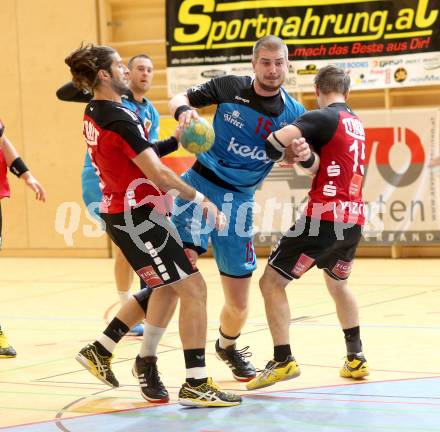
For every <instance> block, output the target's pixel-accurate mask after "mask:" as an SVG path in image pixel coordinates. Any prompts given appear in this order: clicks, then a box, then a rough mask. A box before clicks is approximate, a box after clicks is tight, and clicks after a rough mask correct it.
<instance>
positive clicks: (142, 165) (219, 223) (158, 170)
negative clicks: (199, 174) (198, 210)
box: [133, 147, 226, 230]
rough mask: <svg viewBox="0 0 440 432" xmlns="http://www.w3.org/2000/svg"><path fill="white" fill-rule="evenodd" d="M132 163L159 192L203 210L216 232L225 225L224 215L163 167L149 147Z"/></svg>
mask: <svg viewBox="0 0 440 432" xmlns="http://www.w3.org/2000/svg"><path fill="white" fill-rule="evenodd" d="M133 162H134V163H135V164H136V165H137V166H138V167H139V169H140V170H141V171H142V172H143V173H144V174H145V175H146V176H148V178H149V179H150V180H151V181H152V182H153V183H154V184H155V185H156V186H157V187H158V188H159V189H161V190H163V191H165V192H170V193H172V194H173V193H175V194H178V195H179V196H180V197H181V198H183V199H184V200H186V201H192V202H194V203H195V204H197V205H200V206H201V207H202V208H203V209H204V215H205V217H207V218H212V220H214V221H215V227H216V229H218V230H221V229H223V227H224V226H225V224H226V218H225V215H224V214H223V213H222V212H221V211H220V210H219V209H218V208H217V207H216V206H215V205H214V204H213V203H212V202H211V201H210V200H209V199H208V198H206V197H205V196H204V195H203V194H202V193H201V192H199V191H197V190H196V189H194V188H193V187H191V186H190V185H188V184H187V183H185V182H184V181H183V180H181V179H180V177H179V176H178V175H176V174H175V173H174V171H172V170H171V169H169V168H168V167H167V166H165V165H164V164H163V163H162V162H161V161H160V159H159V156H158V155H157V154H156V153H155V151H154V150H153V149H152V148H151V147H150V148H147V149H146V150H143V151H142V152H140V153H139V154H138V155H137V156H136V157H135V158H134V159H133Z"/></svg>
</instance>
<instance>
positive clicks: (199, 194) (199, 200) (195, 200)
mask: <svg viewBox="0 0 440 432" xmlns="http://www.w3.org/2000/svg"><path fill="white" fill-rule="evenodd" d="M204 199H205V195H203V194H202V192H199V191H198V190H196V195H195V196H194V198H193V200H192V202H193V203H196V204H201V203H202V202H203V200H204Z"/></svg>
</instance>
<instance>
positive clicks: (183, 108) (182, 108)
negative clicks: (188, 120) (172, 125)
mask: <svg viewBox="0 0 440 432" xmlns="http://www.w3.org/2000/svg"><path fill="white" fill-rule="evenodd" d="M191 110H192V108H191V107H190V106H189V105H180V107H178V108H177V109H176V111H174V119H175V120H176V121H179V116H180V114H182V113H183V112H185V111H191Z"/></svg>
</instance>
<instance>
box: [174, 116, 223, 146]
mask: <svg viewBox="0 0 440 432" xmlns="http://www.w3.org/2000/svg"><path fill="white" fill-rule="evenodd" d="M214 138H215V133H214V129H213V128H212V126H211V124H210V123H209V122H208V121H207V120H205V119H204V118H202V117H199V118H197V119H192V120H191V122H190V124H189V126H188V127H186V128H185V129H183V131H182V134H181V136H180V142H181V143H182V146H183V147H184V148H185V149H186V150H188V151H189V152H190V153H195V154H198V153H203V152H206V151H208V150H209V149H210V148H211V147H212V145H213V144H214Z"/></svg>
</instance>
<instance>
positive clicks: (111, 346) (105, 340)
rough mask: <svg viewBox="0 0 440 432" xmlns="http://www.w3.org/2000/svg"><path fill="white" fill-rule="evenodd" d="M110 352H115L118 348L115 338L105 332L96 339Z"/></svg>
mask: <svg viewBox="0 0 440 432" xmlns="http://www.w3.org/2000/svg"><path fill="white" fill-rule="evenodd" d="M96 341H97V342H99V343H100V344H101V345H102V346H103V347H104V348H105V349H106V350H107V351H108V352H110V353H113V351H114V350H115V348H116V342H115V341H114V340H113V339H110V338H109V337H108V336H107V335H105V334H104V333H102V334H101V336H99V337H98V339H96Z"/></svg>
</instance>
